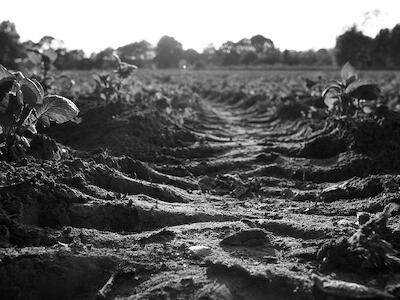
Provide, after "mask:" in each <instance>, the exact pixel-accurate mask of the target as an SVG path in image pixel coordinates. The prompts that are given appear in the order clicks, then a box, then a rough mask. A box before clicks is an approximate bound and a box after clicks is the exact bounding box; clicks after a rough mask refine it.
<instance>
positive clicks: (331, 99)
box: [324, 95, 340, 110]
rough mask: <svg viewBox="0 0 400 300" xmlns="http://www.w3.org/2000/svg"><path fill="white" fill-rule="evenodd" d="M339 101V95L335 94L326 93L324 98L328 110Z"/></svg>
mask: <svg viewBox="0 0 400 300" xmlns="http://www.w3.org/2000/svg"><path fill="white" fill-rule="evenodd" d="M339 102H340V100H339V97H338V96H335V95H327V96H326V97H325V98H324V103H325V105H326V106H328V109H329V110H332V109H333V108H334V107H335V106H336V105H337V104H339Z"/></svg>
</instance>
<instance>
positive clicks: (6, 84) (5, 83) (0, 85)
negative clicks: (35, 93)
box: [0, 79, 15, 103]
mask: <svg viewBox="0 0 400 300" xmlns="http://www.w3.org/2000/svg"><path fill="white" fill-rule="evenodd" d="M14 81H15V79H13V80H2V81H0V103H1V102H2V101H3V100H4V97H5V96H6V95H7V93H8V92H10V91H11V89H12V87H13V85H14Z"/></svg>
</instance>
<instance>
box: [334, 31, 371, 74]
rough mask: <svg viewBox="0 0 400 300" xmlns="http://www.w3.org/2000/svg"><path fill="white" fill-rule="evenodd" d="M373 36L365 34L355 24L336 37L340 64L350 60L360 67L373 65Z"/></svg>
mask: <svg viewBox="0 0 400 300" xmlns="http://www.w3.org/2000/svg"><path fill="white" fill-rule="evenodd" d="M372 42H373V40H372V38H370V37H368V36H365V35H364V34H363V33H362V32H361V31H359V30H358V29H357V28H356V27H355V26H353V27H352V28H350V29H349V30H348V31H346V32H345V33H343V34H342V35H340V36H339V37H338V38H337V39H336V46H335V57H336V62H337V64H339V65H344V64H345V63H346V62H350V63H351V64H352V65H353V66H355V67H358V68H367V67H370V66H371V65H372V58H371V45H372Z"/></svg>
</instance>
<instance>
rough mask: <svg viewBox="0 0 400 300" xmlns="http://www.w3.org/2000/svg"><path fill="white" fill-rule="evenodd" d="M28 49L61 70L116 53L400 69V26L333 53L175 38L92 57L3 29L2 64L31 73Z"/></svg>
mask: <svg viewBox="0 0 400 300" xmlns="http://www.w3.org/2000/svg"><path fill="white" fill-rule="evenodd" d="M27 49H36V50H37V51H39V52H38V53H39V55H41V54H46V53H45V52H46V51H47V50H48V49H50V50H53V52H54V53H55V54H56V55H55V56H56V59H55V61H53V59H51V63H54V66H55V67H56V68H58V69H61V70H65V69H92V68H97V69H104V68H107V69H109V68H114V67H115V58H113V57H112V53H113V52H114V51H116V52H117V54H118V55H119V56H120V58H121V59H122V60H123V61H125V62H128V63H131V64H135V65H137V66H139V67H150V66H153V65H154V63H156V65H157V67H159V68H178V67H185V68H203V67H204V66H213V65H214V66H234V65H246V66H247V65H276V64H279V65H290V66H332V65H334V64H336V65H339V66H341V65H343V64H344V63H346V62H347V61H349V62H350V63H351V64H353V65H354V66H355V67H357V68H382V69H386V68H400V24H398V25H396V26H395V27H394V28H393V29H382V30H381V31H379V33H378V34H377V35H376V37H374V38H371V37H368V36H366V35H364V34H363V33H362V32H361V31H359V30H358V29H357V28H356V27H355V26H353V27H351V28H349V29H348V30H347V31H346V32H344V33H343V34H341V35H339V36H338V37H337V39H336V46H335V48H334V49H319V50H317V51H316V50H306V51H295V50H290V49H284V50H280V49H279V48H277V47H276V45H275V44H274V42H273V41H272V40H271V39H269V38H267V37H265V36H263V35H261V34H257V35H254V36H252V37H251V38H247V37H244V38H242V39H240V40H238V41H236V42H235V41H226V42H224V43H222V45H221V46H220V47H219V48H216V47H215V46H214V45H212V44H209V45H208V46H207V47H205V48H204V50H203V52H202V53H199V52H197V51H196V50H195V49H187V50H184V49H183V46H182V44H181V43H180V42H178V41H177V40H176V39H175V38H173V37H171V36H166V35H165V36H163V37H162V38H161V39H160V40H159V42H158V43H157V46H156V47H153V46H152V45H151V44H150V43H149V42H147V41H145V40H142V41H139V42H132V43H130V44H127V45H124V46H121V47H118V48H117V49H116V50H114V49H112V48H106V49H104V50H101V51H99V52H98V53H93V54H92V55H91V56H90V57H87V56H86V55H85V53H84V51H83V50H79V49H73V50H68V49H66V48H65V47H64V46H63V42H62V41H61V40H57V39H55V38H54V37H52V36H49V35H45V36H43V37H42V38H41V39H40V40H39V41H38V42H33V41H26V42H23V43H20V41H19V35H18V33H17V31H16V28H15V25H14V24H13V23H12V22H10V21H3V22H2V23H0V64H3V65H4V66H6V67H7V68H11V69H13V68H14V69H16V68H22V69H23V68H27V67H28V65H27V64H26V62H27V60H29V58H31V56H32V55H30V54H29V51H27Z"/></svg>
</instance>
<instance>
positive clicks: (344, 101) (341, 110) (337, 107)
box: [322, 63, 380, 118]
mask: <svg viewBox="0 0 400 300" xmlns="http://www.w3.org/2000/svg"><path fill="white" fill-rule="evenodd" d="M379 94H380V89H379V87H378V86H377V84H376V83H374V82H371V81H368V80H365V79H360V78H359V77H358V74H357V72H356V70H355V69H354V67H353V66H352V65H351V64H350V63H346V64H345V65H344V66H343V68H342V70H341V80H335V81H333V82H331V83H330V84H329V85H328V87H326V88H325V90H324V91H323V92H322V97H323V98H324V102H325V104H326V106H327V107H328V109H329V111H330V112H331V113H332V115H333V116H334V117H336V118H346V117H353V116H354V115H355V114H356V113H358V112H361V111H363V112H364V113H367V114H369V113H371V112H373V109H372V107H371V103H369V101H371V100H376V99H377V98H378V97H379Z"/></svg>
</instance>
